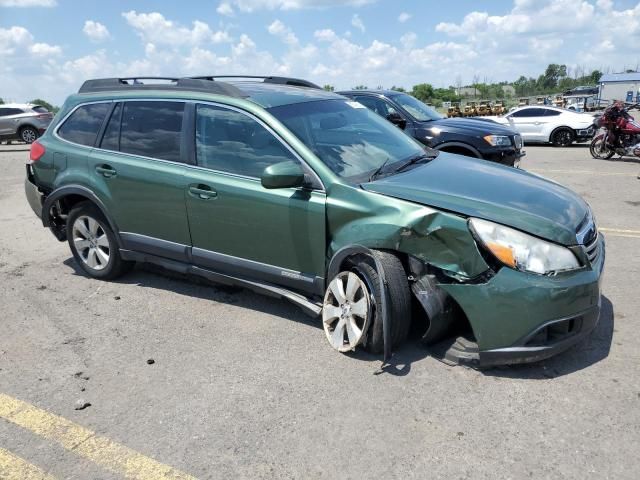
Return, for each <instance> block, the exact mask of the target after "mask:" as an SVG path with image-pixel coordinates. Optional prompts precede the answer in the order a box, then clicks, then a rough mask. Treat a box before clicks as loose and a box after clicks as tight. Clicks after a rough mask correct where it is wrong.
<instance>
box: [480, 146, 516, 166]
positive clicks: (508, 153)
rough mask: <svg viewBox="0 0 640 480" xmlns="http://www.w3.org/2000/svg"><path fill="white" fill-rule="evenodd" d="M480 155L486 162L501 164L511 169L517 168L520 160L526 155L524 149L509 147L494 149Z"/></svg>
mask: <svg viewBox="0 0 640 480" xmlns="http://www.w3.org/2000/svg"><path fill="white" fill-rule="evenodd" d="M480 154H481V155H482V158H484V159H485V160H489V161H490V162H495V163H500V164H502V165H507V166H509V167H517V166H518V164H519V163H520V159H521V158H522V157H524V156H525V155H526V152H525V151H524V150H522V149H516V148H513V147H507V148H504V149H499V148H492V149H490V150H484V151H481V152H480Z"/></svg>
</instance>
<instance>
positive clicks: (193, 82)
mask: <svg viewBox="0 0 640 480" xmlns="http://www.w3.org/2000/svg"><path fill="white" fill-rule="evenodd" d="M142 80H166V81H167V83H144V82H143V81H142ZM127 90H171V91H198V92H204V93H213V94H219V95H227V96H230V97H236V98H245V97H247V95H246V94H244V93H243V92H242V91H241V90H240V89H239V88H237V87H235V86H233V85H231V84H230V83H226V82H215V81H209V80H207V79H204V78H184V77H118V78H97V79H93V80H87V81H85V82H84V83H83V84H82V86H81V87H80V90H78V93H97V92H113V91H127Z"/></svg>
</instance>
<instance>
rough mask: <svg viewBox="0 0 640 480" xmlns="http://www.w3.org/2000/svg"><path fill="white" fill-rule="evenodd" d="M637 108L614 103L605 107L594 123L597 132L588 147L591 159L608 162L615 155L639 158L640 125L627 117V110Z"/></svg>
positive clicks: (633, 105)
mask: <svg viewBox="0 0 640 480" xmlns="http://www.w3.org/2000/svg"><path fill="white" fill-rule="evenodd" d="M639 106H640V104H632V105H626V106H625V104H624V103H622V102H616V103H614V104H613V105H611V106H609V107H607V109H606V110H605V111H604V112H603V113H602V116H600V117H599V118H598V119H597V120H596V121H595V122H594V123H595V126H596V127H597V128H599V130H598V132H597V133H596V135H595V136H594V137H593V140H591V145H590V147H589V151H590V152H591V156H592V157H593V158H599V159H603V160H608V159H609V158H611V157H613V156H614V155H615V154H618V155H620V156H621V157H623V156H634V157H640V123H638V122H636V120H635V119H634V118H633V117H632V116H631V115H629V110H632V109H634V108H638V107H639Z"/></svg>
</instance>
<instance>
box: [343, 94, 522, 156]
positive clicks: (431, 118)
mask: <svg viewBox="0 0 640 480" xmlns="http://www.w3.org/2000/svg"><path fill="white" fill-rule="evenodd" d="M338 93H340V94H341V95H344V96H346V97H349V98H351V99H353V100H356V101H357V102H359V103H361V104H362V105H364V106H366V107H367V108H369V109H370V110H373V111H374V112H376V113H377V114H379V115H381V116H383V117H385V118H386V119H387V120H389V121H390V122H392V123H394V124H396V125H397V126H398V127H400V128H402V129H403V130H404V131H405V132H406V133H407V134H409V135H411V136H412V137H414V138H415V139H416V140H419V141H420V142H421V143H423V144H424V145H426V146H428V147H431V148H435V149H436V150H442V151H445V152H451V153H457V154H460V155H466V156H469V157H476V158H483V159H485V160H489V161H492V162H497V163H501V164H503V165H509V166H518V164H519V162H520V158H521V157H522V156H524V154H525V153H524V151H523V150H522V137H520V135H519V134H517V133H516V132H515V131H513V130H511V129H509V128H506V127H503V126H501V125H498V124H496V123H495V122H492V121H490V120H484V119H481V118H474V119H466V118H445V117H443V116H442V115H440V114H439V113H438V112H436V111H435V110H434V109H432V108H431V107H429V106H427V105H425V104H424V103H422V102H421V101H420V100H418V99H416V98H415V97H412V96H411V95H408V94H406V93H403V92H397V91H395V90H352V91H345V92H338Z"/></svg>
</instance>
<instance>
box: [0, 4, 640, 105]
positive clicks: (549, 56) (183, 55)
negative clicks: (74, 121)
mask: <svg viewBox="0 0 640 480" xmlns="http://www.w3.org/2000/svg"><path fill="white" fill-rule="evenodd" d="M639 39H640V3H639V2H638V1H632V0H495V1H491V2H477V1H475V2H474V1H465V0H463V1H459V0H456V1H452V2H430V1H409V0H395V1H387V0H342V1H337V0H198V1H189V2H175V1H172V2H168V1H149V0H148V1H127V2H124V1H107V2H105V1H104V0H103V1H101V2H98V1H93V0H84V1H82V2H79V1H67V0H0V97H2V98H4V99H5V100H7V99H11V100H16V101H24V100H27V99H30V98H34V97H43V98H46V99H50V100H51V101H52V102H54V103H61V102H62V101H63V100H64V98H65V97H66V96H67V95H68V94H69V93H72V92H73V91H74V90H76V89H77V88H78V86H79V85H80V84H81V83H82V81H83V80H85V79H86V78H91V77H102V76H118V75H136V74H138V75H186V74H210V73H217V74H228V73H234V74H236V73H245V74H265V75H267V74H281V75H291V76H299V77H304V78H308V79H310V80H312V81H315V82H316V83H319V84H327V83H329V84H332V85H335V86H336V87H338V88H349V87H352V86H354V85H357V84H366V85H369V86H370V87H375V86H378V85H382V86H385V87H390V86H392V85H402V86H404V87H411V86H412V85H414V84H416V83H420V82H428V83H431V84H433V85H435V86H448V85H455V84H457V83H462V84H467V83H470V82H471V81H472V80H473V79H474V78H478V79H479V80H480V81H482V80H485V79H486V80H489V81H499V80H514V79H516V78H517V76H519V75H520V74H525V75H538V74H539V73H540V72H541V71H542V70H543V69H544V68H545V66H546V65H547V64H548V63H551V62H554V63H565V64H567V65H569V66H570V68H571V69H572V71H574V72H575V71H577V70H579V69H581V68H582V69H587V70H589V69H592V68H601V69H605V70H606V69H607V68H610V69H611V70H612V71H617V70H620V69H622V68H623V67H626V68H635V67H636V64H637V63H638V62H640V54H636V53H635V49H631V48H629V47H628V46H627V45H633V44H638V40H639Z"/></svg>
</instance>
